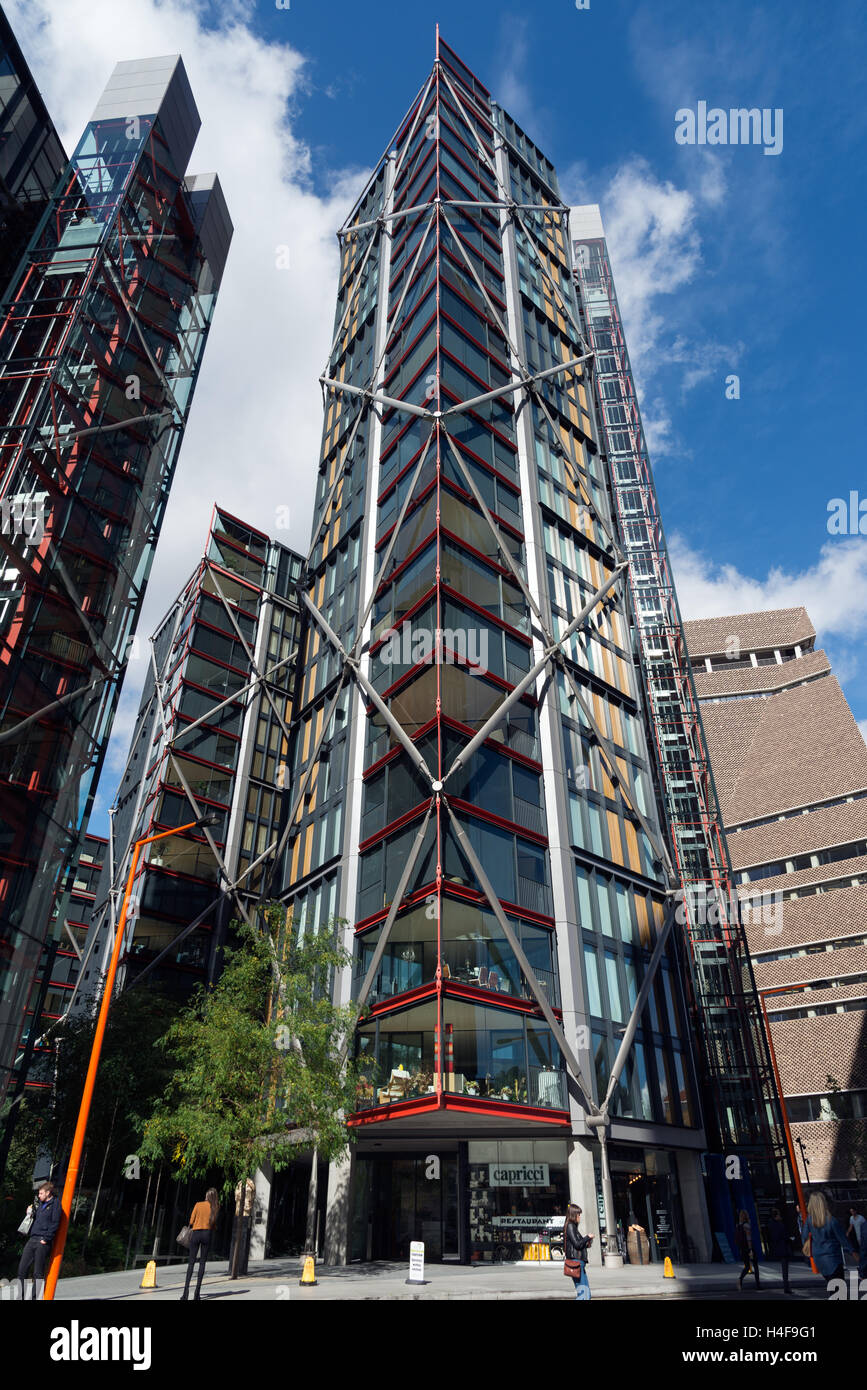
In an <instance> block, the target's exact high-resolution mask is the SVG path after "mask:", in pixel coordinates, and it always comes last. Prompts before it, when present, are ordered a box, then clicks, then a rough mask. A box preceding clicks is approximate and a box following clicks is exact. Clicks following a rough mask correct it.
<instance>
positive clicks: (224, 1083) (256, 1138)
mask: <svg viewBox="0 0 867 1390" xmlns="http://www.w3.org/2000/svg"><path fill="white" fill-rule="evenodd" d="M285 917H286V910H285V908H284V907H282V906H281V905H280V904H268V905H267V906H265V907H264V908H263V909H262V910H261V912H260V916H259V922H258V926H257V927H255V928H250V927H247V926H246V925H245V924H242V923H234V924H233V926H234V929H235V932H236V933H237V937H238V939H239V945H238V947H237V948H236V949H234V950H229V951H227V952H226V961H225V967H224V970H223V973H222V975H221V976H220V978H219V980H218V982H217V984H216V985H215V986H214V987H213V988H212V989H209V990H204V989H200V990H199V992H198V993H197V995H196V996H195V997H194V999H193V1000H192V1001H191V1003H190V1004H189V1006H188V1007H187V1008H186V1009H185V1010H184V1011H183V1012H182V1014H181V1015H180V1017H179V1018H178V1019H177V1020H176V1021H175V1022H174V1023H173V1025H172V1026H171V1028H170V1029H169V1030H168V1032H167V1034H166V1036H165V1038H164V1040H163V1044H162V1046H163V1048H164V1050H165V1052H166V1053H167V1055H168V1056H169V1057H170V1059H171V1061H172V1063H173V1065H174V1068H175V1070H174V1075H173V1077H172V1079H171V1082H170V1084H169V1086H168V1088H167V1090H166V1093H165V1096H164V1098H163V1100H162V1101H161V1102H160V1103H159V1104H158V1105H157V1107H156V1108H155V1110H154V1112H153V1114H152V1115H151V1117H150V1119H149V1120H148V1122H147V1123H146V1125H145V1130H144V1142H143V1144H142V1147H141V1155H142V1158H143V1160H144V1161H145V1162H150V1163H156V1162H158V1161H159V1160H160V1159H168V1160H169V1161H170V1162H171V1164H172V1167H173V1171H174V1174H175V1175H176V1176H185V1177H200V1176H204V1175H205V1174H206V1173H208V1172H209V1171H210V1170H212V1169H214V1168H219V1169H221V1170H222V1171H223V1173H224V1174H225V1189H226V1190H227V1191H228V1190H231V1189H232V1188H233V1187H234V1186H235V1185H236V1184H237V1183H238V1182H240V1181H242V1180H243V1179H244V1178H246V1177H247V1176H248V1175H249V1174H250V1173H252V1172H253V1171H254V1170H255V1168H257V1167H258V1166H259V1165H260V1164H261V1163H262V1161H263V1160H264V1159H269V1160H270V1161H271V1162H272V1163H273V1165H274V1167H275V1168H281V1167H285V1166H286V1164H288V1163H289V1162H291V1160H292V1159H293V1158H295V1157H297V1155H298V1154H299V1153H302V1152H304V1151H305V1150H307V1149H309V1148H310V1147H311V1144H312V1143H313V1142H315V1143H316V1146H317V1148H318V1149H319V1152H320V1154H321V1155H322V1157H323V1158H325V1159H333V1158H336V1157H338V1156H339V1155H340V1154H341V1153H342V1152H343V1151H344V1150H345V1148H346V1144H347V1142H348V1135H347V1129H346V1125H345V1122H344V1119H343V1112H345V1111H347V1110H350V1109H352V1107H353V1103H354V1098H355V1088H356V1075H355V1068H354V1066H353V1065H352V1064H351V1063H350V1064H346V1063H343V1062H341V1057H340V1052H341V1044H342V1041H343V1038H344V1036H348V1034H349V1032H350V1031H351V1029H352V1027H353V1025H354V1014H353V1012H352V1010H350V1009H338V1008H335V1007H334V1005H333V1004H332V1003H331V994H330V981H331V977H332V974H333V972H334V971H335V970H339V969H342V968H343V967H344V966H345V965H346V964H347V963H348V956H347V954H346V952H345V951H344V950H343V949H342V948H341V947H340V946H338V945H337V941H336V935H337V933H336V924H334V923H330V924H329V927H328V928H327V929H326V930H325V931H323V932H322V933H321V934H319V935H313V934H310V935H306V936H304V937H302V938H301V939H300V940H299V939H298V938H297V937H296V936H295V935H294V934H293V933H292V932H291V930H289V929H288V928H287V926H286V921H285Z"/></svg>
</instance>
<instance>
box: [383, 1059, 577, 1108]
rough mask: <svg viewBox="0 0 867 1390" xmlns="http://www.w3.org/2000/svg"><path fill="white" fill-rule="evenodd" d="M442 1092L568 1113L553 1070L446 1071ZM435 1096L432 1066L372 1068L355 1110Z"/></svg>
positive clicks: (562, 1085) (563, 1085) (561, 1081)
mask: <svg viewBox="0 0 867 1390" xmlns="http://www.w3.org/2000/svg"><path fill="white" fill-rule="evenodd" d="M442 1090H443V1092H444V1093H445V1094H446V1095H449V1094H451V1095H461V1096H466V1097H469V1098H471V1099H476V1100H486V1101H500V1102H501V1103H502V1104H505V1105H526V1106H533V1107H536V1106H541V1107H543V1108H544V1109H551V1110H566V1109H568V1099H567V1095H566V1083H565V1078H564V1076H563V1073H562V1072H560V1071H558V1070H556V1069H555V1068H553V1067H540V1066H530V1067H524V1068H520V1067H510V1068H509V1069H508V1070H504V1071H502V1072H499V1073H493V1074H492V1073H491V1072H485V1073H484V1074H479V1073H478V1072H477V1071H475V1070H474V1069H472V1068H470V1069H469V1070H468V1071H459V1070H457V1069H455V1070H453V1071H444V1072H443V1074H442ZM435 1094H436V1078H435V1074H434V1071H433V1067H432V1066H428V1067H425V1066H423V1065H422V1066H420V1067H418V1068H417V1069H415V1070H410V1069H408V1068H405V1067H400V1066H398V1067H392V1068H390V1069H389V1070H388V1071H387V1072H386V1071H384V1070H383V1071H379V1070H378V1069H377V1068H375V1067H372V1066H371V1067H369V1068H367V1069H366V1070H363V1072H362V1075H361V1077H360V1080H359V1087H358V1093H357V1095H358V1098H357V1102H356V1109H357V1110H372V1109H375V1108H377V1107H379V1106H385V1105H396V1104H399V1103H400V1102H401V1101H405V1100H419V1099H423V1098H424V1097H425V1096H434V1095H435Z"/></svg>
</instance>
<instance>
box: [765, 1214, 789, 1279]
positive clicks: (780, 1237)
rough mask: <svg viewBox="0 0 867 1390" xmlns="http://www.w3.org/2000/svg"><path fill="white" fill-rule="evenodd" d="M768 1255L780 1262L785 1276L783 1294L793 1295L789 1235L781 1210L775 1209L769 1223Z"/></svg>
mask: <svg viewBox="0 0 867 1390" xmlns="http://www.w3.org/2000/svg"><path fill="white" fill-rule="evenodd" d="M768 1254H769V1255H770V1257H771V1259H772V1260H779V1261H780V1265H781V1266H782V1274H783V1293H791V1292H792V1288H791V1285H790V1284H789V1233H788V1231H787V1230H786V1227H785V1225H784V1224H783V1218H782V1216H781V1215H780V1208H779V1207H774V1209H773V1211H772V1212H771V1219H770V1221H769V1222H768Z"/></svg>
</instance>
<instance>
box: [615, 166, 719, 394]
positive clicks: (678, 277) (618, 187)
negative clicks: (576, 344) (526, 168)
mask: <svg viewBox="0 0 867 1390" xmlns="http://www.w3.org/2000/svg"><path fill="white" fill-rule="evenodd" d="M599 201H600V204H601V208H602V219H603V222H604V224H605V232H606V237H607V240H608V246H609V250H610V253H611V262H612V268H613V270H614V281H615V284H616V286H617V297H618V300H619V303H620V308H621V312H622V314H623V319H624V324H625V327H626V332H627V339H628V342H629V355H630V358H631V360H632V364H633V366H634V367H635V368H636V370H637V371H638V372H639V373H642V372H644V371H645V368H647V370H650V367H651V364H650V362H649V359H650V358H651V356H652V355H653V354H654V352H655V351H656V349H657V347H658V343H659V339H660V336H661V333H662V328H663V320H662V318H661V315H660V311H659V307H658V303H657V301H658V300H659V298H660V296H663V295H670V294H673V293H674V291H675V290H677V289H680V288H681V287H682V286H683V285H685V284H687V283H688V282H689V281H690V280H691V279H692V278H693V276H694V275H695V273H696V271H697V269H698V267H699V265H700V264H701V239H700V237H699V234H698V230H697V228H696V215H697V204H696V198H695V196H694V195H693V194H692V193H688V192H687V191H686V189H684V188H675V186H674V184H673V183H671V182H669V181H666V182H662V181H661V180H659V179H657V178H656V176H655V175H654V174H653V172H652V170H651V169H650V166H649V165H648V164H647V163H646V161H645V160H643V159H632V160H630V161H629V162H628V163H626V164H624V165H621V167H620V168H619V169H618V170H617V172H616V173H615V175H614V177H613V178H612V180H611V182H610V184H609V185H608V188H607V190H606V191H605V192H604V194H603V196H602V197H601V198H600V200H599Z"/></svg>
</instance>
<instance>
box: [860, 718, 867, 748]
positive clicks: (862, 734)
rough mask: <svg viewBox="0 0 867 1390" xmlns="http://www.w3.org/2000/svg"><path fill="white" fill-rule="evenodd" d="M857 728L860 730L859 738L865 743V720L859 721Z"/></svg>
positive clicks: (866, 736) (866, 726)
mask: <svg viewBox="0 0 867 1390" xmlns="http://www.w3.org/2000/svg"><path fill="white" fill-rule="evenodd" d="M858 728H859V729H860V730H861V737H862V738H863V740H864V742H865V743H867V719H859V720H858Z"/></svg>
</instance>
